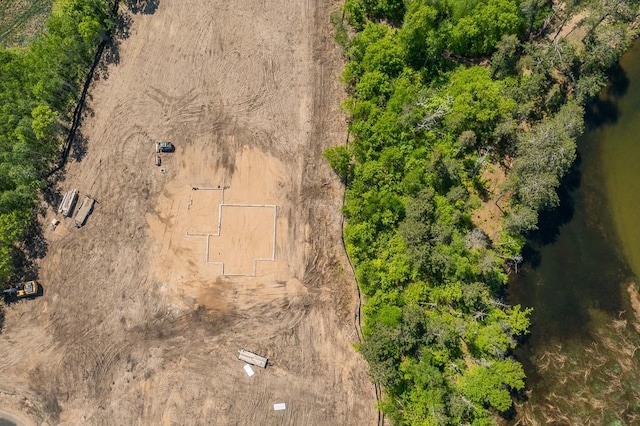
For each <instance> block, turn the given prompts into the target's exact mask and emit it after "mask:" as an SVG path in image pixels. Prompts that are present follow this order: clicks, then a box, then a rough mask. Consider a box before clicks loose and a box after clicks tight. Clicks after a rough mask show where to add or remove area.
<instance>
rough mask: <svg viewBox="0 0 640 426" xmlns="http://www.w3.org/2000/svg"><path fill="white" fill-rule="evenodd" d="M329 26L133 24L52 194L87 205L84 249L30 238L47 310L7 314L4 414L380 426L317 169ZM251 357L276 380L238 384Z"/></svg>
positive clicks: (168, 8) (187, 4)
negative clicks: (244, 355) (245, 358)
mask: <svg viewBox="0 0 640 426" xmlns="http://www.w3.org/2000/svg"><path fill="white" fill-rule="evenodd" d="M337 7H338V4H337V3H332V2H321V1H301V2H294V3H292V2H289V1H284V0H275V1H270V2H265V1H262V0H243V1H236V0H233V1H225V2H223V1H218V0H213V1H202V0H180V1H178V0H161V1H160V3H159V6H158V8H157V10H156V11H155V12H154V13H152V14H147V15H142V14H140V15H130V16H131V18H132V21H131V27H130V34H129V37H128V38H126V39H124V40H123V41H122V42H121V43H120V45H119V62H118V63H115V64H111V65H109V66H108V68H107V69H106V71H104V72H103V73H102V76H101V78H100V80H99V81H96V82H95V84H94V85H93V87H92V89H91V92H90V96H91V100H90V102H89V104H88V110H87V116H86V118H85V119H84V121H83V125H82V127H81V132H82V134H83V136H84V137H85V138H86V140H87V145H86V154H84V155H82V158H81V159H72V160H71V161H70V162H69V164H68V165H67V167H66V170H65V171H64V176H63V178H62V179H61V181H60V182H59V191H61V192H63V191H66V190H69V189H72V188H77V189H78V190H79V191H80V193H81V196H82V195H85V194H88V195H90V196H92V197H94V198H95V199H96V200H97V204H96V206H95V208H94V211H93V214H92V215H91V216H90V217H89V218H88V221H87V224H86V225H85V226H84V227H83V228H80V229H76V228H75V227H74V226H73V220H72V218H66V219H63V220H62V218H61V217H60V215H56V212H55V207H57V206H48V207H47V208H46V214H43V216H42V218H41V222H42V224H43V229H44V236H45V239H46V243H47V252H46V255H45V256H44V257H43V258H42V259H40V260H38V261H37V266H38V268H39V277H38V278H39V280H40V282H41V283H42V284H43V287H44V295H43V296H42V297H39V298H37V299H35V300H26V301H22V302H19V303H16V304H13V305H11V306H9V307H8V308H7V309H6V321H5V327H4V331H3V333H2V335H0V359H2V360H3V363H2V365H0V377H2V380H0V410H1V409H2V408H4V407H6V408H7V409H10V410H11V412H14V413H15V412H19V413H21V415H23V416H25V417H26V418H28V420H25V422H26V421H32V422H33V423H34V424H49V425H53V424H67V425H77V424H91V425H129V424H131V425H134V424H139V425H147V424H153V425H214V424H215V425H236V424H237V425H248V424H252V425H271V424H274V425H275V424H278V425H325V424H326V425H367V424H375V422H376V412H375V409H374V403H375V394H374V389H373V386H372V385H371V383H370V382H369V380H368V377H367V373H366V363H365V362H364V361H363V360H362V358H361V357H360V356H359V355H358V354H357V353H356V352H355V351H354V350H353V347H352V344H353V343H354V342H356V341H357V333H356V330H355V328H354V308H355V304H356V294H355V288H354V285H353V280H352V277H351V272H350V269H349V266H348V263H347V260H346V255H345V254H344V252H343V250H342V245H341V241H340V232H341V216H340V205H341V199H342V190H343V189H342V187H341V185H340V183H339V181H338V180H337V179H336V177H335V176H334V174H333V172H332V171H331V170H330V169H329V167H328V165H326V164H325V161H324V160H323V158H322V155H321V153H322V150H323V149H324V148H326V147H327V146H330V145H332V144H337V143H341V141H342V140H343V139H344V135H345V124H344V118H343V116H342V115H341V113H340V112H339V103H340V99H341V96H342V94H341V87H340V84H339V83H338V81H337V76H338V74H339V72H340V69H341V67H342V62H341V57H340V51H339V48H338V47H337V46H336V45H335V44H334V42H333V39H332V35H331V30H332V28H331V24H330V23H329V14H330V12H331V11H333V10H335V9H336V8H337ZM158 140H170V141H173V142H174V143H175V145H176V151H175V153H172V154H169V153H161V154H156V152H155V150H154V142H155V141H158ZM81 151H82V149H77V150H76V151H75V152H72V157H73V156H74V155H79V154H81ZM156 155H160V158H161V162H162V165H161V166H156V165H155V161H156ZM196 188H197V189H196ZM54 217H58V218H59V219H61V220H62V222H61V223H60V224H59V225H58V226H57V228H56V229H55V230H52V229H50V228H49V226H48V224H49V223H50V221H51V220H52V219H53V218H54ZM242 348H245V349H247V350H251V351H254V352H256V353H258V354H261V355H264V356H266V357H268V358H269V363H270V365H269V367H268V368H266V369H261V368H258V367H255V368H254V370H255V375H254V376H253V377H249V376H248V375H247V374H246V372H245V371H244V369H243V365H244V364H243V363H242V362H241V361H239V360H238V359H237V353H238V350H240V349H242ZM279 402H284V403H286V410H284V411H274V409H273V404H275V403H279Z"/></svg>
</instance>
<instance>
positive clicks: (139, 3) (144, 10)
mask: <svg viewBox="0 0 640 426" xmlns="http://www.w3.org/2000/svg"><path fill="white" fill-rule="evenodd" d="M124 4H125V5H127V8H128V9H129V10H130V11H131V12H133V13H136V14H138V13H140V14H143V15H152V14H154V13H155V11H156V9H158V5H159V4H160V1H159V0H126V1H125V2H124Z"/></svg>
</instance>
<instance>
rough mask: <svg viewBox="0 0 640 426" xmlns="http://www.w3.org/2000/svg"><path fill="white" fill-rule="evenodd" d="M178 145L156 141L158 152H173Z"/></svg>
mask: <svg viewBox="0 0 640 426" xmlns="http://www.w3.org/2000/svg"><path fill="white" fill-rule="evenodd" d="M175 150H176V147H175V146H173V144H172V143H171V142H156V152H173V151H175Z"/></svg>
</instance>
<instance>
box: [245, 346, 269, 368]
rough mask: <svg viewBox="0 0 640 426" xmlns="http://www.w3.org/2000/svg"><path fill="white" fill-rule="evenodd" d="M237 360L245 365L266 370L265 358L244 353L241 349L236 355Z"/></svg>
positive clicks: (266, 360)
mask: <svg viewBox="0 0 640 426" xmlns="http://www.w3.org/2000/svg"><path fill="white" fill-rule="evenodd" d="M238 359H239V360H241V361H244V362H246V363H247V364H253V365H256V366H258V367H262V368H267V363H268V362H269V360H268V359H267V358H265V357H263V356H260V355H256V354H254V353H253V352H249V351H245V350H244V349H241V350H240V352H239V353H238Z"/></svg>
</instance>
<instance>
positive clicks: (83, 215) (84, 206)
mask: <svg viewBox="0 0 640 426" xmlns="http://www.w3.org/2000/svg"><path fill="white" fill-rule="evenodd" d="M95 202H96V200H94V199H93V198H91V197H89V196H87V195H85V197H84V198H83V199H82V202H81V203H80V207H79V208H78V213H76V218H75V219H74V223H75V225H76V228H82V227H83V226H84V224H85V222H86V221H87V217H89V215H90V214H91V212H92V211H93V205H94V203H95Z"/></svg>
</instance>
